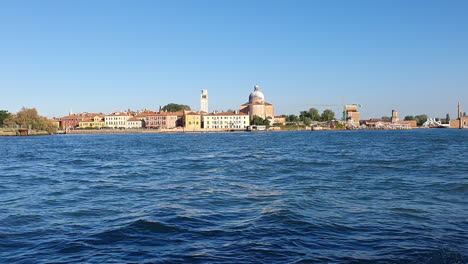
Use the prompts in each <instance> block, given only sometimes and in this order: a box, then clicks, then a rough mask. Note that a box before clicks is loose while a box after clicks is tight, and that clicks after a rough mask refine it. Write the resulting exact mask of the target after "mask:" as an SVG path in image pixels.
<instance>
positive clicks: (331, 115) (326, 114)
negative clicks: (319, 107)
mask: <svg viewBox="0 0 468 264" xmlns="http://www.w3.org/2000/svg"><path fill="white" fill-rule="evenodd" d="M333 119H335V112H333V111H332V110H331V109H325V110H324V111H323V113H322V116H321V120H322V121H331V120H333Z"/></svg>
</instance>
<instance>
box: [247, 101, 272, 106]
mask: <svg viewBox="0 0 468 264" xmlns="http://www.w3.org/2000/svg"><path fill="white" fill-rule="evenodd" d="M246 105H273V104H270V103H268V102H253V103H250V102H247V103H245V104H242V105H241V106H246Z"/></svg>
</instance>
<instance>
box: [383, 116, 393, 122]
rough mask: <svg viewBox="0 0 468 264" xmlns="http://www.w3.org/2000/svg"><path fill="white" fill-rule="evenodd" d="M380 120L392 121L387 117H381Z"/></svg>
mask: <svg viewBox="0 0 468 264" xmlns="http://www.w3.org/2000/svg"><path fill="white" fill-rule="evenodd" d="M382 119H383V120H385V121H390V120H392V118H391V117H389V116H382Z"/></svg>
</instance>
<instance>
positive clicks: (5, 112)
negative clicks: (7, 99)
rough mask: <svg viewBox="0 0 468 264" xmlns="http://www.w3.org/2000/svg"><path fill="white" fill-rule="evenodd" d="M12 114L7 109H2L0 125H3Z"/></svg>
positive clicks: (0, 111)
mask: <svg viewBox="0 0 468 264" xmlns="http://www.w3.org/2000/svg"><path fill="white" fill-rule="evenodd" d="M9 116H10V113H9V112H8V111H7V110H0V126H3V121H4V120H5V119H7V118H8V117H9Z"/></svg>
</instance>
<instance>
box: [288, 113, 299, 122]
mask: <svg viewBox="0 0 468 264" xmlns="http://www.w3.org/2000/svg"><path fill="white" fill-rule="evenodd" d="M286 121H288V122H299V121H300V118H299V117H298V116H296V115H288V116H287V117H286Z"/></svg>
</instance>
